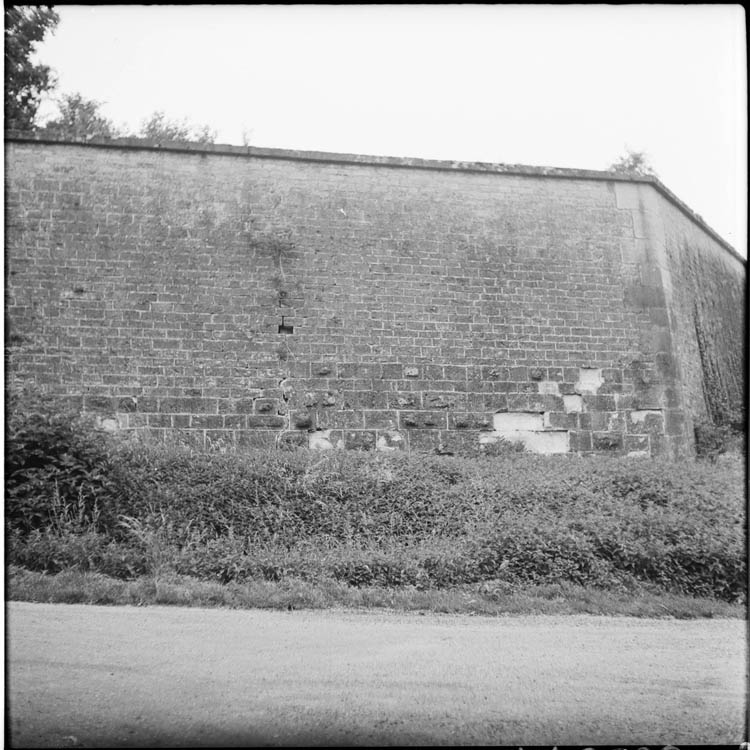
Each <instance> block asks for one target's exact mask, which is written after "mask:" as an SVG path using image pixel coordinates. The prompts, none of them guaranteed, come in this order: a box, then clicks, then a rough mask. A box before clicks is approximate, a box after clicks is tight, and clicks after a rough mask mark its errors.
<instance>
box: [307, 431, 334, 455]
mask: <svg viewBox="0 0 750 750" xmlns="http://www.w3.org/2000/svg"><path fill="white" fill-rule="evenodd" d="M308 445H309V446H310V450H314V451H329V450H332V449H333V443H332V442H331V431H330V430H316V431H315V432H311V433H310V435H309V443H308Z"/></svg>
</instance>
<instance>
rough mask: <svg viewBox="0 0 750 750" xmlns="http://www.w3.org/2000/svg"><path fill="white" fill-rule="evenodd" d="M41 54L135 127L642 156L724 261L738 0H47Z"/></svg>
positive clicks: (736, 112)
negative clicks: (158, 124) (164, 124)
mask: <svg viewBox="0 0 750 750" xmlns="http://www.w3.org/2000/svg"><path fill="white" fill-rule="evenodd" d="M57 10H58V12H59V14H60V24H59V26H58V28H57V31H56V32H55V34H54V35H53V36H51V37H49V38H48V39H47V40H46V41H45V42H44V43H42V44H41V45H40V46H39V55H38V57H39V59H41V60H42V61H44V62H45V63H47V64H49V65H51V66H52V67H53V68H55V69H56V71H57V73H58V76H59V83H60V86H59V90H60V91H61V92H70V93H72V92H80V93H81V94H83V95H84V96H85V97H87V98H91V99H97V100H99V101H101V102H103V112H104V113H105V114H106V115H107V116H108V117H110V118H111V119H113V120H114V121H115V123H116V124H127V125H129V126H130V127H131V128H133V129H137V128H138V127H139V126H140V124H141V122H142V120H143V119H144V118H146V117H147V116H148V115H149V114H150V113H152V112H153V111H155V110H163V111H164V112H166V114H167V115H168V116H169V117H173V118H177V119H180V118H188V119H189V120H191V121H192V122H194V123H197V124H204V123H205V124H209V125H210V126H211V127H212V128H215V129H216V130H217V131H218V138H217V142H219V143H234V144H240V143H242V135H243V131H247V132H249V136H250V143H251V144H252V145H255V146H265V147H277V148H295V149H306V150H320V151H339V152H348V153H360V154H383V155H390V156H416V157H424V158H433V159H456V160H470V161H490V162H504V163H514V164H529V165H539V166H557V167H578V168H584V169H605V168H606V167H607V166H609V164H611V163H612V162H613V161H614V160H615V159H616V158H617V157H618V156H619V155H621V154H622V153H624V151H625V147H626V146H627V147H630V148H631V149H635V150H644V151H646V152H647V153H648V154H649V156H650V159H651V163H652V165H653V166H654V168H655V170H656V171H657V173H658V174H659V176H660V178H661V180H662V182H664V184H665V185H666V186H667V187H668V188H670V189H671V190H672V191H673V192H674V193H675V194H676V195H677V196H678V197H679V198H681V199H682V200H683V201H684V202H685V203H687V204H688V205H689V206H690V207H691V208H692V209H693V210H695V211H696V212H697V213H699V214H701V215H702V216H703V218H704V219H705V220H706V222H707V223H708V224H709V225H710V226H711V227H713V228H714V229H715V230H716V231H718V232H719V234H721V235H722V236H723V237H724V238H725V239H726V240H727V241H729V242H730V243H731V244H732V245H733V246H734V247H735V248H737V250H738V251H739V252H740V253H741V254H742V255H745V256H746V255H747V246H746V226H747V217H746V202H747V196H746V183H747V174H746V162H747V158H746V157H747V154H746V137H747V136H746V132H747V118H746V111H747V104H746V83H745V54H746V53H745V31H744V11H743V9H742V7H741V6H739V5H710V6H709V5H662V6H660V5H633V6H605V5H601V6H591V5H585V6H584V5H582V6H552V5H539V6H511V5H497V6H480V5H474V6H472V5H455V6H445V5H436V6H424V5H423V6H367V5H359V6H324V5H321V6H309V5H308V6H235V5H232V6H216V5H206V6H189V5H186V6H179V5H174V6H167V5H161V6H137V5H127V6H112V5H102V6H60V7H58V9H57Z"/></svg>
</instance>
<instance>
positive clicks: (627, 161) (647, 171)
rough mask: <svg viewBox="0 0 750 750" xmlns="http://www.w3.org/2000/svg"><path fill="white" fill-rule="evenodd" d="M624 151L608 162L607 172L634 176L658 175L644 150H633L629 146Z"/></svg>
mask: <svg viewBox="0 0 750 750" xmlns="http://www.w3.org/2000/svg"><path fill="white" fill-rule="evenodd" d="M625 151H626V153H625V154H623V155H622V156H621V157H620V158H619V159H618V160H617V161H616V162H614V163H612V164H610V166H609V168H608V169H607V171H608V172H613V173H614V174H626V175H631V176H634V177H658V175H657V174H656V172H655V171H654V168H653V167H652V166H651V163H650V160H649V157H648V154H647V153H646V152H645V151H633V150H631V149H629V148H626V149H625Z"/></svg>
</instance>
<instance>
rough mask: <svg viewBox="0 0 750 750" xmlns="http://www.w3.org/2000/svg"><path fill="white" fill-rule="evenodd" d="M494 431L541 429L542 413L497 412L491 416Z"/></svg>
mask: <svg viewBox="0 0 750 750" xmlns="http://www.w3.org/2000/svg"><path fill="white" fill-rule="evenodd" d="M492 424H493V426H494V428H495V431H496V432H499V433H501V436H503V435H502V433H505V432H517V431H518V430H543V429H544V415H543V414H540V413H538V412H523V411H509V412H499V413H498V414H495V415H494V417H493V418H492Z"/></svg>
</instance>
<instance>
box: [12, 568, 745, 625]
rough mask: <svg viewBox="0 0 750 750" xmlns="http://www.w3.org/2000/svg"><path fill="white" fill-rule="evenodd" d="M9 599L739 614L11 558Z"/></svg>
mask: <svg viewBox="0 0 750 750" xmlns="http://www.w3.org/2000/svg"><path fill="white" fill-rule="evenodd" d="M6 597H7V599H8V600H9V601H28V602H47V603H67V604H73V603H75V604H105V605H130V606H144V605H154V604H159V605H175V606H183V607H228V608H232V609H328V608H334V607H345V608H353V609H361V608H367V609H390V610H396V611H401V612H415V611H418V612H435V613H452V614H472V615H563V614H593V615H621V616H628V617H659V618H665V617H668V618H678V619H692V618H701V617H722V618H744V617H745V616H746V609H745V607H744V606H743V605H740V604H730V603H728V602H725V601H721V600H717V599H708V598H696V597H690V596H684V595H679V594H668V593H664V592H658V591H648V590H646V589H643V590H639V591H637V592H635V591H634V592H627V593H624V592H612V591H605V590H600V589H595V588H591V587H585V586H578V585H575V584H571V583H554V584H546V585H537V586H526V587H523V588H519V589H516V590H501V589H500V588H494V589H493V588H491V587H488V586H487V585H486V584H483V585H465V586H458V587H455V588H448V589H433V590H419V589H417V588H414V587H408V586H406V587H398V588H384V587H381V586H363V587H352V586H347V585H346V584H343V583H341V582H339V581H336V580H333V579H331V580H327V581H316V582H311V581H305V580H302V579H299V578H287V579H284V580H282V581H266V580H260V581H245V582H242V583H238V582H235V581H232V582H230V583H226V584H222V583H218V582H212V581H202V580H199V579H197V578H192V577H189V576H179V575H170V576H166V577H162V578H160V577H155V576H141V577H139V578H135V579H133V580H127V581H126V580H121V579H117V578H111V577H109V576H105V575H103V574H101V573H97V572H85V571H80V570H65V571H62V572H60V573H57V574H49V573H46V572H36V571H31V570H27V569H25V568H21V567H18V566H15V565H10V566H9V567H8V571H7V587H6Z"/></svg>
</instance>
